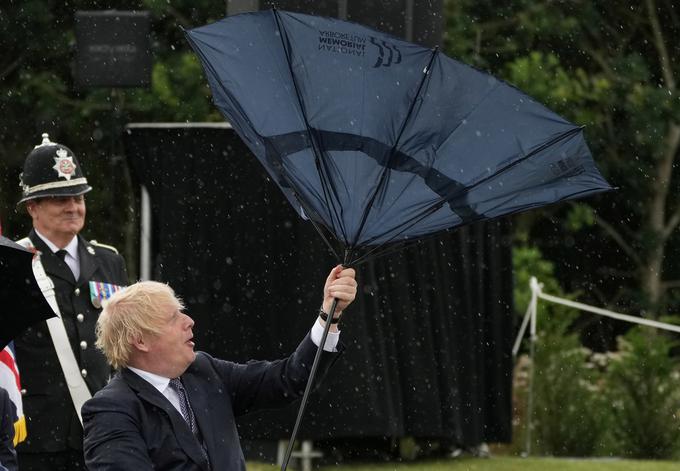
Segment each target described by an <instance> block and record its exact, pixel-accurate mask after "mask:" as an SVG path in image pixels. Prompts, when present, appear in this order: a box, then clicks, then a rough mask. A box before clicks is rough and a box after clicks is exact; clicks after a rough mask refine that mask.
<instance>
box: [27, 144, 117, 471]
mask: <svg viewBox="0 0 680 471" xmlns="http://www.w3.org/2000/svg"><path fill="white" fill-rule="evenodd" d="M21 187H22V190H23V197H22V199H21V201H19V204H22V203H23V204H24V205H25V207H26V211H27V212H28V214H29V215H30V216H31V219H32V221H33V229H32V230H31V232H30V234H29V235H28V238H26V239H22V241H19V243H23V245H25V246H28V247H29V248H33V249H34V250H35V251H36V252H37V253H38V255H39V257H40V261H41V263H42V265H43V267H44V269H45V272H46V273H47V275H48V276H49V278H50V279H51V280H52V282H53V283H54V291H55V295H56V299H57V304H58V305H59V311H60V314H61V320H62V323H63V328H62V327H61V325H62V324H61V323H59V324H57V326H58V329H57V330H59V329H60V330H61V332H62V334H63V333H64V331H65V335H62V336H61V339H62V341H61V342H59V337H60V336H59V335H57V334H56V333H55V332H54V325H55V324H54V323H52V324H50V325H49V326H48V324H47V323H45V322H43V323H41V324H38V325H36V326H34V327H32V328H30V329H28V330H27V332H26V333H25V334H24V335H23V336H21V337H20V338H18V339H16V341H15V347H16V357H17V363H18V365H19V369H20V372H21V383H22V384H21V385H22V389H23V391H22V392H23V404H24V413H25V416H26V419H27V430H28V437H27V439H26V441H25V442H24V443H22V444H20V445H18V446H17V452H18V453H19V466H20V468H21V470H22V471H31V470H45V471H47V470H49V471H58V470H69V471H70V470H76V469H85V467H84V464H83V453H82V446H83V445H82V444H83V431H82V425H81V423H80V420H79V417H78V415H77V413H76V406H74V403H75V404H77V402H78V401H77V400H75V399H74V393H73V388H74V387H75V386H74V385H76V384H79V385H80V386H81V390H84V391H85V394H86V395H89V394H94V393H95V392H96V391H98V390H99V389H101V388H102V387H104V385H106V383H107V382H108V379H109V376H110V373H111V371H110V368H109V366H108V365H107V362H106V359H105V358H104V355H103V354H102V353H101V352H99V351H98V350H97V349H96V348H95V346H94V343H95V324H96V322H97V317H98V316H99V313H100V311H101V309H100V308H101V301H102V299H105V298H106V297H107V295H110V294H112V293H113V292H114V291H116V290H118V289H120V288H121V287H123V286H124V285H126V284H127V273H126V270H125V262H124V260H123V258H122V257H121V256H120V255H118V252H117V251H116V250H115V249H114V248H113V247H110V246H106V245H101V244H98V243H97V242H96V241H94V240H92V241H89V242H88V241H87V240H85V239H84V238H83V237H82V236H80V235H79V233H80V231H81V230H82V228H83V226H84V224H85V196H84V195H85V193H87V192H89V191H90V190H91V189H92V187H90V186H89V185H88V183H87V179H86V178H85V175H84V174H83V169H82V167H81V166H80V163H79V162H78V160H77V159H76V156H75V155H74V154H73V152H72V151H71V150H70V149H69V148H68V147H66V146H63V145H61V144H57V143H54V142H51V141H50V140H49V136H48V135H47V134H43V140H42V144H40V145H38V146H36V147H35V148H34V149H33V151H31V152H30V153H29V154H28V156H27V157H26V161H25V163H24V169H23V173H22V174H21ZM65 348H66V349H69V348H70V350H71V351H72V355H71V354H70V352H68V350H64V349H65ZM59 349H61V350H62V351H61V352H60V353H57V351H58V350H59ZM64 352H66V353H64ZM64 358H66V359H68V358H70V359H71V361H70V363H69V361H68V360H64ZM65 361H66V363H67V364H69V365H70V366H71V368H70V373H71V374H70V377H68V376H69V373H68V371H69V369H68V368H67V367H66V366H64V362H65ZM65 371H66V373H65ZM74 372H75V375H74V374H73V373H74ZM78 375H80V377H77V378H74V376H78ZM67 377H68V378H67ZM88 390H89V391H88Z"/></svg>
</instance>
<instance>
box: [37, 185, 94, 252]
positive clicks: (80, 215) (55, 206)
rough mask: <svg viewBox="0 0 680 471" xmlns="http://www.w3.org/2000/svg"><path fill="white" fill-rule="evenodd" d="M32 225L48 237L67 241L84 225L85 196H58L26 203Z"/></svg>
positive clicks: (53, 239) (55, 240)
mask: <svg viewBox="0 0 680 471" xmlns="http://www.w3.org/2000/svg"><path fill="white" fill-rule="evenodd" d="M26 208H27V210H28V213H29V214H30V215H31V217H32V218H33V227H35V228H36V229H37V230H38V231H39V232H40V233H41V234H43V235H45V236H46V237H47V238H48V239H50V240H52V241H54V242H55V243H56V242H57V241H59V242H61V241H63V240H65V241H66V243H68V242H69V241H70V240H71V239H72V238H73V237H74V236H76V235H77V234H78V233H79V232H80V231H81V230H82V228H83V226H84V225H85V197H84V196H82V195H80V196H58V197H47V198H39V199H36V200H31V201H28V202H27V203H26Z"/></svg>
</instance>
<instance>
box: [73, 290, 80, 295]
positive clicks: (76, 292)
mask: <svg viewBox="0 0 680 471" xmlns="http://www.w3.org/2000/svg"><path fill="white" fill-rule="evenodd" d="M74 293H75V295H76V296H80V288H76V290H75V291H74Z"/></svg>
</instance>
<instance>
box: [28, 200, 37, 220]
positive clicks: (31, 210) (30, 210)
mask: <svg viewBox="0 0 680 471" xmlns="http://www.w3.org/2000/svg"><path fill="white" fill-rule="evenodd" d="M35 204H36V202H35V201H33V200H28V201H26V212H27V213H28V215H29V216H31V217H33V213H34V212H35V209H34V208H35Z"/></svg>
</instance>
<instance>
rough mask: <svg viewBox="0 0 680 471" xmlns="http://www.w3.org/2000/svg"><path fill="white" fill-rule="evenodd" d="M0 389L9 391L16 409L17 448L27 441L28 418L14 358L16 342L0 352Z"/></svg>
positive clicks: (15, 435)
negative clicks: (22, 400) (25, 414)
mask: <svg viewBox="0 0 680 471" xmlns="http://www.w3.org/2000/svg"><path fill="white" fill-rule="evenodd" d="M0 387H1V388H4V389H5V390H7V393H8V394H9V398H10V399H11V400H12V403H13V404H14V407H15V408H16V416H15V417H14V445H15V446H16V445H17V444H18V443H21V442H23V441H24V440H25V439H26V418H25V417H24V407H23V403H22V402H21V380H20V377H19V368H18V367H17V364H16V361H15V356H14V342H10V344H9V345H7V346H6V347H5V348H4V349H2V350H1V351H0Z"/></svg>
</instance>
